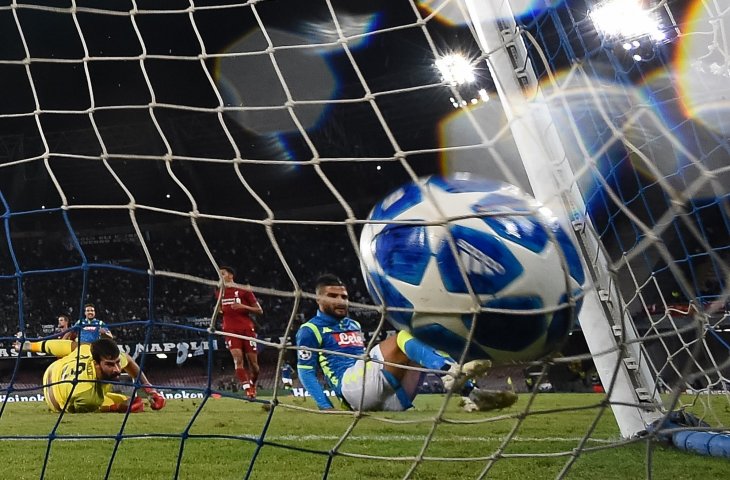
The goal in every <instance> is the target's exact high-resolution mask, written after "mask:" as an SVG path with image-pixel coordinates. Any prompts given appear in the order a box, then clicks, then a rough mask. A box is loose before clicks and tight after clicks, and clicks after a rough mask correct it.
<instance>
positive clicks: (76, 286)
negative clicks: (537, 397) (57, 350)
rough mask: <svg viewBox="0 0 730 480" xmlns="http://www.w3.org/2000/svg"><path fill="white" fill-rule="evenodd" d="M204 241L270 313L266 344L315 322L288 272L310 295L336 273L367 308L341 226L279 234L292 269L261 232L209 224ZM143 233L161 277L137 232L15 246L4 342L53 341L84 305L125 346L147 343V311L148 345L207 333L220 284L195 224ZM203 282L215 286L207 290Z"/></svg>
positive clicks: (0, 328)
mask: <svg viewBox="0 0 730 480" xmlns="http://www.w3.org/2000/svg"><path fill="white" fill-rule="evenodd" d="M205 232H206V235H205V237H204V238H205V243H206V245H207V247H208V249H209V251H210V254H211V256H212V258H214V259H215V261H216V262H217V263H218V265H231V266H233V267H234V268H236V269H237V271H238V272H239V274H238V276H237V281H238V282H239V283H243V284H250V285H251V287H252V289H253V290H254V291H255V292H256V295H257V297H258V298H259V300H260V302H261V305H262V307H263V309H264V314H263V315H262V316H261V317H260V318H258V319H257V321H258V323H259V330H258V331H259V334H260V335H269V336H274V335H280V334H282V333H283V332H284V331H285V329H286V326H287V323H288V322H289V319H290V317H291V316H292V314H294V316H295V318H298V319H299V320H302V319H303V318H304V317H306V316H311V314H313V313H314V308H315V306H314V303H313V302H311V303H310V302H307V301H304V302H302V303H301V304H300V307H299V309H298V311H295V312H294V311H293V310H294V301H293V299H292V296H291V292H292V291H294V290H295V286H294V282H293V281H292V279H291V278H290V276H289V274H288V273H287V268H288V269H289V270H290V271H291V274H292V276H293V277H294V280H295V281H296V283H297V285H298V286H299V288H300V289H302V290H304V291H305V292H306V291H311V290H312V288H313V287H312V285H311V284H312V282H313V281H314V279H315V278H316V277H317V276H318V275H319V274H321V273H322V272H323V271H332V270H334V271H336V272H337V274H338V275H341V276H342V277H343V278H346V279H348V282H349V284H350V285H352V287H351V290H352V291H353V295H352V297H353V301H354V302H360V303H371V301H370V299H369V296H368V294H367V291H366V289H365V288H364V282H363V281H362V278H361V274H360V271H359V264H358V261H357V257H356V255H355V253H354V249H353V248H352V245H351V243H350V240H349V237H347V235H346V232H345V229H344V227H337V228H333V227H329V228H328V227H310V228H307V229H306V230H304V229H285V228H281V229H278V230H277V231H275V232H274V235H275V238H276V242H277V244H278V247H279V249H280V250H281V253H282V256H283V258H284V260H285V261H286V266H285V265H284V263H283V262H282V261H281V259H280V258H279V256H278V255H277V254H276V252H275V251H274V249H273V248H272V244H271V241H270V239H269V237H268V236H267V235H264V234H262V231H258V232H255V233H253V230H240V229H239V230H235V229H231V228H229V226H226V225H206V226H205ZM142 234H143V238H144V243H145V245H146V247H147V249H148V251H149V257H150V258H151V260H152V264H153V265H154V271H155V272H163V273H158V274H157V275H154V276H152V275H150V274H149V271H152V270H153V267H152V266H151V265H150V263H149V262H148V261H147V259H146V255H145V252H144V250H143V247H142V243H141V242H140V241H139V239H138V238H137V236H136V235H135V234H132V233H121V234H120V233H114V232H93V233H80V234H79V235H78V236H76V237H75V238H74V237H69V235H68V234H67V233H58V234H55V235H54V234H45V235H43V236H26V237H20V238H18V239H13V242H12V253H13V256H14V257H15V258H16V259H17V265H18V268H17V269H16V270H15V271H12V269H9V268H8V266H9V265H13V262H12V261H10V260H11V259H10V255H8V258H7V260H8V261H7V262H6V261H4V260H5V259H2V258H0V265H5V267H4V271H2V272H0V274H2V275H3V276H4V277H5V278H3V279H2V280H0V299H1V300H2V301H0V336H3V337H10V336H13V335H15V334H16V333H17V332H18V331H20V330H22V329H23V328H22V326H23V325H24V326H25V329H24V330H25V332H26V336H27V337H42V336H47V335H49V334H51V333H52V332H53V328H54V327H55V326H56V317H57V316H58V315H59V314H67V315H69V316H70V318H71V319H72V320H76V319H78V318H80V317H81V316H82V315H81V313H82V312H80V306H81V305H83V304H84V303H87V302H91V303H93V304H95V305H96V309H97V317H98V318H99V319H101V320H103V321H104V322H106V323H107V324H109V325H110V327H111V329H112V330H113V332H114V334H115V336H116V337H118V338H121V339H122V341H124V340H128V341H138V340H140V339H142V338H144V331H143V328H144V326H145V323H146V321H147V320H148V319H150V318H151V317H150V308H152V309H153V310H152V311H153V318H154V319H155V322H156V324H160V326H161V327H162V328H159V329H154V330H153V332H152V338H151V340H153V341H184V340H186V339H188V338H190V337H191V336H196V335H197V336H199V332H196V331H193V330H190V329H186V328H185V327H186V326H187V327H198V326H200V325H205V324H209V321H210V317H211V315H212V314H213V311H214V306H215V300H216V299H215V293H214V292H215V286H214V285H212V284H210V281H217V280H218V278H217V270H216V269H215V267H214V265H213V264H212V262H211V261H210V258H209V257H208V255H207V253H205V251H204V249H203V248H202V243H201V241H200V240H199V239H198V237H197V236H196V235H195V234H194V229H193V228H192V227H191V226H190V225H189V224H188V225H187V226H182V227H180V226H176V227H175V228H154V227H152V228H149V229H146V230H143V231H142ZM8 250H10V249H8ZM323 259H325V260H324V261H323ZM327 259H332V264H328V263H327ZM165 272H174V275H176V276H171V275H169V274H168V273H165ZM181 276H189V277H187V278H180V277H181ZM18 277H19V278H20V281H18ZM196 279H197V280H196ZM201 279H204V280H208V281H209V283H208V284H204V283H201V281H200V280H201ZM18 285H20V286H21V291H20V292H18ZM258 289H265V290H266V292H258V291H257V290H258ZM272 290H273V291H275V293H271V291H272ZM19 299H22V301H21V302H19ZM19 303H20V304H19ZM21 306H22V310H21V308H20V307H21ZM21 318H22V324H21V321H20V320H21Z"/></svg>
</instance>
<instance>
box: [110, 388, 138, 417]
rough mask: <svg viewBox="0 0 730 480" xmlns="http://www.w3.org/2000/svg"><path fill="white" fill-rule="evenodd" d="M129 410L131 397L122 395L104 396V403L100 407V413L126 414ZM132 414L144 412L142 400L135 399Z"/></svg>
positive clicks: (111, 394) (112, 393)
mask: <svg viewBox="0 0 730 480" xmlns="http://www.w3.org/2000/svg"><path fill="white" fill-rule="evenodd" d="M128 408H129V397H128V396H126V395H123V394H121V393H114V392H107V393H105V394H104V401H103V402H102V404H101V406H100V407H99V411H100V412H117V413H125V412H126V411H127V409H128ZM130 410H131V413H139V412H143V411H144V404H143V403H142V398H141V397H139V396H136V397H134V400H132V408H131V409H130Z"/></svg>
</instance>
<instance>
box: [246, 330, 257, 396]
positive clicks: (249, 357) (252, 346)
mask: <svg viewBox="0 0 730 480" xmlns="http://www.w3.org/2000/svg"><path fill="white" fill-rule="evenodd" d="M245 335H246V336H248V337H254V336H255V335H256V333H255V332H254V331H248V332H246V334H245ZM257 347H258V345H257V344H256V342H255V341H254V340H243V353H244V355H245V356H246V363H247V365H248V376H249V379H250V380H251V386H250V387H249V389H248V390H247V391H246V396H248V397H249V398H251V399H253V398H256V381H257V380H258V378H259V370H260V367H259V358H258V348H257Z"/></svg>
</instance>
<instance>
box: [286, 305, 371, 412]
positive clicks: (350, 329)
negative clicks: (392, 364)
mask: <svg viewBox="0 0 730 480" xmlns="http://www.w3.org/2000/svg"><path fill="white" fill-rule="evenodd" d="M297 347H298V354H297V372H298V373H299V380H300V381H301V382H302V385H304V388H306V389H307V392H309V394H310V395H311V396H312V397H313V398H314V400H315V401H316V402H317V406H318V407H319V408H332V403H331V402H330V401H329V399H328V398H327V396H326V395H325V393H324V390H323V389H322V385H320V383H319V381H318V380H317V367H318V366H319V368H320V369H321V370H322V373H323V374H324V377H325V379H327V383H328V384H329V385H330V387H331V388H332V389H333V390H334V391H335V393H336V394H337V395H340V394H341V388H342V376H343V375H344V373H345V370H347V369H348V368H350V367H351V366H352V365H354V364H355V362H356V361H357V359H356V358H353V357H345V356H342V355H336V354H335V353H328V352H312V351H309V350H306V349H304V350H303V349H302V347H309V348H317V349H320V348H321V349H323V350H329V351H332V352H339V353H345V354H349V355H362V354H363V353H364V352H365V343H364V342H363V336H362V331H361V329H360V324H359V323H358V322H356V321H355V320H353V319H351V318H349V317H344V318H342V319H337V318H335V317H332V316H331V315H327V314H326V313H323V312H321V311H319V310H318V311H317V315H316V316H315V317H314V318H312V319H311V320H309V321H308V322H306V323H304V324H303V325H302V326H301V328H299V331H298V332H297Z"/></svg>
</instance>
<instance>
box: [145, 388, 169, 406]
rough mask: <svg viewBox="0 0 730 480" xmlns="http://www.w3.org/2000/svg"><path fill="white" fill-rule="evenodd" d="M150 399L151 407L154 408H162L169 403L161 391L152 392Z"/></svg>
mask: <svg viewBox="0 0 730 480" xmlns="http://www.w3.org/2000/svg"><path fill="white" fill-rule="evenodd" d="M148 400H149V401H150V408H152V410H161V409H162V408H163V407H164V406H165V404H166V403H167V401H166V400H165V397H164V395H162V394H161V393H159V392H154V393H152V394H150V396H149V398H148Z"/></svg>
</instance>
